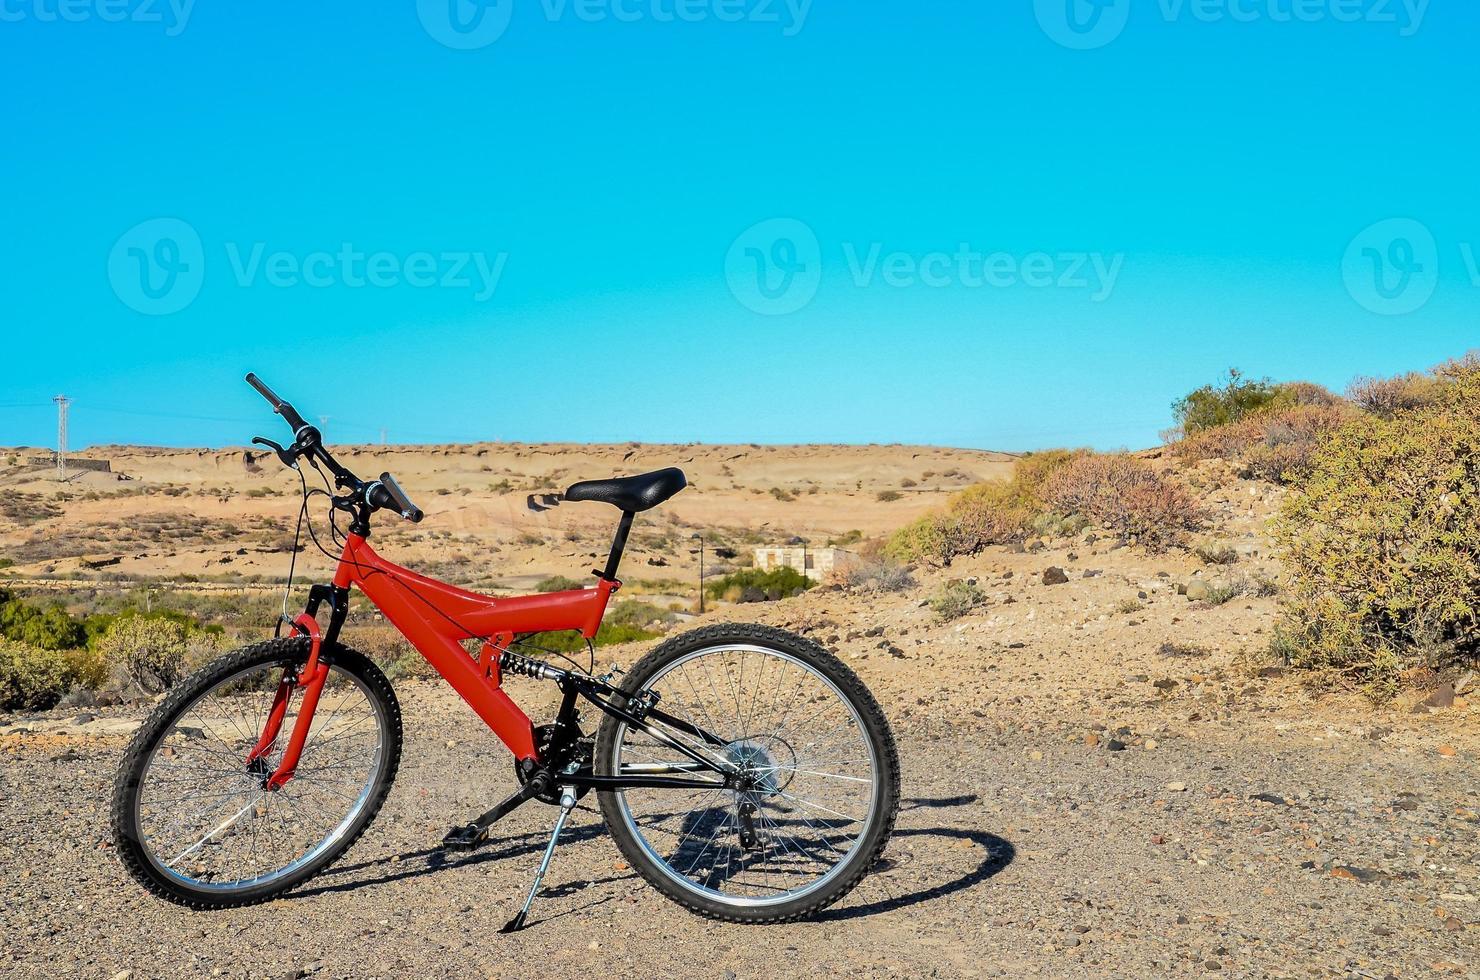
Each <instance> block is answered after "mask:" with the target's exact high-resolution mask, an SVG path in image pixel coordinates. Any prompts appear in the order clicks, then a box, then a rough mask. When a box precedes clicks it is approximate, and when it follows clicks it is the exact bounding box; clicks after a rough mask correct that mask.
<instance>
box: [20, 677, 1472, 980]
mask: <svg viewBox="0 0 1480 980" xmlns="http://www.w3.org/2000/svg"><path fill="white" fill-rule="evenodd" d="M860 669H861V671H862V673H863V674H864V676H865V679H866V680H867V681H868V682H869V683H870V684H874V685H876V687H877V689H878V690H879V693H880V696H881V700H883V701H884V703H885V705H886V710H888V711H889V712H890V714H891V716H892V717H893V718H894V720H895V725H896V729H897V732H898V734H899V736H900V746H901V759H902V765H903V771H904V798H905V799H904V803H903V809H902V812H901V815H900V820H899V827H898V830H897V831H896V832H895V835H894V837H893V839H892V842H891V844H890V845H889V848H888V850H887V851H886V853H885V860H884V862H883V863H882V865H881V866H880V868H878V869H877V870H876V871H875V873H874V874H872V875H871V876H870V877H868V878H867V879H865V880H864V882H863V884H862V885H860V886H859V888H858V889H857V890H856V891H855V892H853V893H852V894H851V895H850V896H848V897H847V898H846V899H845V900H844V901H843V902H842V903H841V904H840V905H838V906H837V907H835V908H833V909H832V910H830V911H829V912H827V913H826V914H825V915H824V916H823V917H822V919H821V920H820V921H816V922H810V923H802V924H795V925H787V926H769V927H743V926H729V925H719V924H715V923H712V922H709V921H707V920H703V919H700V918H696V917H694V916H691V915H689V914H688V913H686V912H684V911H683V910H681V909H680V908H678V907H677V906H675V905H673V904H671V903H670V902H668V901H667V900H666V899H664V898H663V897H662V896H661V895H659V894H658V893H657V892H655V891H654V890H652V889H651V888H648V887H647V886H646V885H645V884H644V883H642V882H641V880H640V879H638V878H637V877H636V876H635V875H634V873H633V872H632V871H630V870H628V869H627V868H626V867H625V866H624V865H623V864H622V863H621V861H620V858H619V855H618V854H617V852H616V850H615V848H614V847H613V845H612V844H611V842H610V841H609V840H608V839H607V837H606V836H605V834H604V832H603V829H602V827H601V824H600V818H599V816H598V815H597V814H596V812H595V811H594V809H592V808H591V807H589V806H584V805H583V807H582V809H580V810H578V811H577V813H576V814H575V816H574V818H573V821H572V825H571V830H570V831H568V832H567V836H566V838H565V840H566V843H565V845H564V846H563V847H562V848H561V849H560V850H559V851H558V852H557V854H556V858H555V863H554V865H553V867H552V869H551V872H550V874H549V876H548V877H547V879H546V889H545V892H544V893H543V894H542V895H541V897H540V899H539V900H538V902H537V903H536V905H535V908H534V911H533V914H532V926H531V928H528V929H527V930H525V931H524V932H522V933H519V934H516V935H512V936H504V935H499V934H497V933H496V931H495V930H496V929H497V928H498V927H499V926H500V925H501V924H502V923H503V922H504V921H506V920H507V918H508V917H509V916H510V915H511V914H512V912H513V911H514V909H515V907H516V906H517V903H518V902H519V900H520V898H521V897H522V892H523V889H524V888H525V887H527V883H528V881H529V879H530V876H531V875H532V873H533V871H534V866H535V864H536V862H537V860H538V850H539V848H540V847H541V846H542V844H543V839H544V835H545V834H546V833H547V832H548V827H549V825H550V821H551V820H552V819H553V814H554V811H553V810H552V809H549V808H546V807H543V806H541V805H539V804H531V805H530V806H528V807H526V808H524V809H522V810H521V811H519V812H517V813H515V814H514V815H513V816H512V817H510V818H509V819H508V820H506V821H505V822H504V823H503V824H501V825H500V827H499V831H500V834H499V836H498V839H497V840H496V841H495V842H494V843H493V844H491V845H489V846H487V847H485V848H484V849H483V850H481V851H479V852H477V853H475V854H473V855H469V856H465V857H463V858H461V859H458V860H453V861H451V862H450V863H445V864H444V863H440V862H439V861H438V860H437V859H436V858H435V857H434V855H433V848H434V846H435V845H436V843H437V842H438V841H439V840H440V839H441V836H442V834H443V832H445V830H446V829H447V828H448V827H449V826H450V825H452V824H454V823H459V822H462V821H464V820H466V819H468V818H470V817H471V816H473V815H474V814H476V813H477V812H480V811H481V810H482V809H484V808H485V807H486V806H487V805H488V804H489V803H491V802H492V801H494V800H496V799H498V798H501V797H502V796H503V795H504V794H506V793H507V792H508V791H509V788H510V786H511V785H512V782H513V775H512V771H511V768H510V765H509V762H508V756H507V753H506V752H505V751H504V750H503V748H502V746H500V745H499V744H498V743H497V742H496V741H495V740H494V738H493V736H492V735H490V734H488V733H486V732H482V731H479V729H478V726H477V723H476V720H475V719H474V718H473V716H472V715H471V714H470V713H469V712H467V710H466V709H465V708H464V707H463V706H462V705H461V703H460V702H458V701H457V699H456V697H455V695H453V694H452V693H451V692H450V691H448V690H447V689H446V688H444V687H441V686H440V685H436V684H432V683H426V682H419V681H418V682H402V683H400V684H399V685H398V690H399V693H400V694H401V698H402V702H403V705H404V706H405V708H406V717H407V732H406V738H407V755H406V761H405V762H404V763H403V765H402V769H401V775H400V777H399V779H398V780H397V783H396V788H395V790H394V791H393V793H392V794H391V797H390V799H389V801H388V803H387V805H386V808H385V810H384V811H383V812H382V814H381V815H380V817H379V818H378V820H377V821H376V823H375V824H374V825H373V826H372V827H371V829H370V831H369V832H368V833H367V834H366V836H365V837H364V838H363V839H362V840H361V841H360V842H359V843H358V844H357V845H356V846H355V847H354V848H353V849H352V850H351V851H350V852H349V853H348V854H347V855H346V856H345V857H344V858H343V859H341V861H340V863H339V864H338V865H337V866H335V867H333V868H331V869H330V870H329V871H328V872H326V873H325V874H323V875H322V876H320V877H319V878H318V879H316V880H314V881H311V882H309V883H308V884H307V885H306V886H304V887H302V888H301V889H300V890H299V891H298V892H296V893H295V894H293V895H291V896H289V897H287V898H286V899H281V900H278V901H275V902H273V903H271V904H268V905H264V906H258V907H254V908H248V909H240V910H234V911H228V912H214V913H191V912H186V911H184V910H182V909H179V908H177V907H175V906H172V905H168V904H165V903H163V902H160V901H157V900H155V899H152V898H150V897H149V896H147V895H146V894H145V893H144V892H143V891H142V890H141V889H140V888H138V887H137V886H136V885H135V884H134V883H133V882H132V881H130V880H129V879H127V878H126V877H125V875H124V874H123V872H122V871H121V869H120V867H119V865H118V863H117V861H116V860H115V859H114V857H113V855H112V853H111V850H110V847H109V845H108V844H107V837H108V831H107V818H106V805H107V799H108V793H109V788H110V784H111V780H112V777H113V772H114V767H115V765H116V764H117V761H118V758H119V754H120V751H121V748H122V744H123V738H122V736H120V735H118V734H108V733H107V732H106V731H105V729H106V728H107V727H108V725H109V724H111V722H110V719H109V718H108V717H104V718H102V719H100V720H98V721H94V722H92V723H90V724H87V725H82V726H78V725H76V724H71V723H62V719H63V718H64V717H65V716H60V715H54V716H53V717H54V718H56V719H57V722H56V723H52V724H47V723H44V722H43V723H36V722H30V723H27V722H26V720H24V719H20V720H15V719H13V720H12V724H11V726H10V727H9V728H5V727H4V726H0V854H3V864H0V875H3V879H4V880H3V885H4V888H3V892H0V894H3V896H4V898H3V903H4V904H3V906H0V918H3V937H4V938H3V944H4V956H3V959H0V963H4V964H5V965H4V966H0V974H4V975H6V976H9V977H58V976H67V977H70V976H80V977H105V978H107V977H114V976H116V975H118V974H120V973H122V972H124V971H132V976H133V977H152V976H194V975H221V976H232V977H294V976H308V975H312V976H316V977H350V976H354V977H364V976H381V977H392V976H408V975H415V976H431V977H444V976H445V977H474V976H476V977H484V976H488V977H521V976H530V975H534V974H535V973H537V972H538V973H539V974H541V975H546V976H555V977H566V976H571V977H574V976H582V975H587V974H593V973H596V974H605V973H616V974H621V975H634V976H653V977H668V976H701V977H711V976H713V977H769V976H782V975H785V976H797V975H803V974H806V973H812V974H816V975H822V976H835V975H842V974H844V973H848V974H853V975H858V976H891V975H899V976H910V977H915V976H952V977H954V976H1125V977H1144V976H1150V975H1160V974H1206V973H1209V972H1220V971H1221V972H1224V973H1227V974H1230V975H1238V976H1302V977H1305V976H1375V977H1382V976H1388V975H1393V976H1431V975H1464V976H1480V954H1477V951H1476V939H1477V937H1480V902H1477V898H1480V868H1477V863H1480V862H1477V856H1476V855H1477V836H1480V816H1477V813H1480V789H1477V781H1476V780H1475V779H1474V778H1473V762H1474V756H1473V750H1471V749H1461V750H1458V751H1456V750H1453V749H1449V750H1448V751H1447V752H1445V753H1437V752H1435V751H1434V750H1432V749H1430V748H1426V747H1424V746H1423V745H1421V744H1419V743H1416V742H1415V741H1414V740H1413V739H1412V738H1409V737H1407V735H1406V733H1404V732H1401V731H1399V732H1395V733H1394V732H1387V733H1385V732H1383V731H1382V730H1375V731H1374V730H1367V729H1361V730H1358V729H1347V730H1340V729H1332V728H1331V727H1330V725H1329V724H1326V723H1323V722H1316V721H1312V720H1310V719H1301V718H1297V717H1281V716H1279V715H1277V714H1273V713H1270V712H1269V711H1268V710H1264V711H1258V710H1256V709H1250V713H1249V714H1248V716H1247V717H1245V716H1234V717H1232V718H1224V719H1223V720H1221V721H1214V722H1212V723H1208V724H1203V725H1200V726H1191V727H1190V728H1188V729H1187V730H1185V731H1182V732H1180V733H1168V734H1163V735H1162V736H1161V737H1160V738H1159V739H1152V740H1151V744H1150V745H1148V744H1147V738H1146V737H1144V736H1141V735H1139V734H1137V733H1136V732H1134V731H1132V730H1130V729H1129V728H1127V729H1126V730H1125V731H1121V730H1119V729H1116V728H1104V729H1103V730H1101V729H1100V726H1085V725H1083V724H1082V723H1081V722H1076V721H1073V720H1071V719H1067V718H1066V719H1057V720H1050V721H1045V720H1042V719H1043V716H1042V714H1041V713H1039V712H1036V711H1035V712H1033V713H1032V714H1031V715H1027V714H1014V713H1013V712H1015V711H1017V712H1020V711H1021V708H1020V707H1015V706H1014V705H1013V703H1012V699H1007V700H1005V701H1004V702H1002V703H1000V704H999V705H996V706H992V707H991V708H990V709H989V710H980V709H977V710H976V711H975V713H973V707H974V706H975V705H979V704H980V703H981V702H980V700H978V699H974V698H973V699H968V698H967V697H966V696H965V695H963V696H962V697H961V698H960V699H959V700H960V701H961V702H963V703H957V704H952V703H951V702H950V700H949V698H948V697H947V696H945V695H942V694H939V693H937V694H936V695H935V696H934V697H933V698H932V699H931V701H930V704H929V709H928V714H929V719H928V723H926V724H921V723H920V722H922V721H923V720H925V719H922V718H921V715H922V714H923V712H920V710H919V709H918V708H914V709H910V708H906V707H905V705H906V704H907V703H909V702H908V701H907V698H908V697H909V695H908V694H907V693H906V692H907V686H906V685H905V684H904V683H903V675H900V674H898V673H891V674H889V675H888V676H887V677H886V676H879V677H877V678H876V677H873V676H870V674H871V673H874V669H871V668H870V666H869V663H867V662H866V663H864V664H862V665H861V666H860ZM879 669H880V670H882V668H879ZM516 695H517V692H516ZM532 713H534V712H532ZM106 714H107V715H111V714H113V713H112V712H108V713H106ZM911 715H913V718H911V717H910V716H911ZM125 717H126V716H125ZM16 722H19V724H16ZM7 732H8V734H7ZM1363 733H1365V736H1366V737H1363ZM1122 744H1123V745H1124V748H1123V749H1117V748H1116V746H1119V745H1122ZM1446 748H1447V746H1446ZM1450 753H1454V754H1453V755H1450ZM1261 794H1263V798H1259V797H1260V795H1261ZM594 802H595V801H594V799H593V800H591V801H590V803H591V804H592V805H593V806H594Z"/></svg>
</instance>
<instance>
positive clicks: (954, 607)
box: [930, 582, 987, 623]
mask: <svg viewBox="0 0 1480 980" xmlns="http://www.w3.org/2000/svg"><path fill="white" fill-rule="evenodd" d="M986 601H987V596H986V593H984V592H982V590H981V589H979V588H977V587H976V586H975V585H972V584H970V583H969V582H947V583H946V584H945V585H944V586H943V587H942V588H941V590H940V591H939V592H937V593H935V595H933V596H931V597H930V608H931V610H932V611H933V612H934V613H935V618H936V619H938V620H940V621H941V622H943V623H949V622H951V621H952V620H956V619H960V618H961V617H962V616H965V615H966V614H967V613H969V612H971V611H972V610H973V609H976V608H977V607H978V606H981V605H984V604H985V603H986Z"/></svg>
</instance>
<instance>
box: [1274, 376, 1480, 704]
mask: <svg viewBox="0 0 1480 980" xmlns="http://www.w3.org/2000/svg"><path fill="white" fill-rule="evenodd" d="M1451 377H1452V380H1446V381H1443V382H1441V384H1442V387H1441V388H1439V389H1438V393H1437V395H1436V396H1435V400H1434V401H1432V402H1430V403H1429V404H1427V405H1424V406H1422V407H1420V408H1418V409H1416V410H1408V411H1400V412H1398V413H1397V414H1395V415H1393V416H1392V417H1390V418H1387V417H1384V416H1383V415H1382V414H1368V415H1362V416H1359V417H1358V418H1356V419H1355V420H1353V421H1352V422H1350V423H1349V424H1347V425H1346V426H1344V427H1342V428H1341V429H1340V430H1339V431H1338V432H1337V433H1336V434H1335V435H1334V436H1333V437H1332V438H1330V439H1329V440H1328V441H1326V442H1325V443H1324V444H1323V445H1322V446H1321V447H1320V448H1319V449H1317V450H1316V452H1315V454H1314V456H1313V458H1312V461H1311V464H1312V465H1311V468H1310V471H1309V472H1308V473H1307V474H1306V475H1305V476H1304V477H1303V478H1302V479H1300V480H1299V481H1297V483H1296V484H1295V486H1294V492H1293V493H1292V494H1291V496H1290V497H1289V499H1288V500H1287V501H1286V503H1285V505H1284V508H1283V510H1282V513H1281V515H1280V518H1279V520H1278V521H1277V522H1276V524H1275V533H1276V538H1277V540H1278V542H1279V545H1280V547H1281V550H1282V553H1283V554H1282V557H1283V558H1284V561H1285V565H1286V568H1287V569H1288V570H1289V573H1290V575H1289V579H1290V580H1289V584H1288V587H1287V589H1286V592H1285V596H1286V598H1285V607H1286V608H1285V619H1284V622H1283V623H1282V625H1281V629H1280V632H1279V635H1278V638H1277V640H1276V649H1277V652H1279V653H1282V654H1283V655H1284V656H1285V658H1286V659H1287V660H1288V661H1289V662H1291V663H1292V664H1294V665H1296V666H1300V667H1309V668H1315V669H1326V670H1335V671H1340V672H1343V673H1346V674H1349V675H1352V676H1355V677H1358V678H1359V679H1361V680H1362V681H1363V682H1365V683H1366V684H1367V685H1368V690H1369V692H1370V693H1371V694H1372V696H1373V697H1374V698H1375V699H1377V700H1382V699H1384V698H1386V697H1389V696H1391V695H1392V694H1393V693H1395V692H1396V690H1397V684H1398V680H1399V677H1400V676H1401V673H1402V671H1403V670H1405V669H1407V668H1408V667H1411V666H1414V665H1422V666H1426V667H1429V668H1431V669H1440V668H1442V667H1443V666H1445V665H1447V664H1449V663H1452V662H1457V661H1458V660H1461V659H1464V658H1473V657H1474V656H1475V655H1476V654H1477V652H1480V639H1477V636H1480V372H1477V371H1473V370H1471V371H1468V372H1465V371H1460V372H1457V373H1455V374H1454V375H1452V376H1451Z"/></svg>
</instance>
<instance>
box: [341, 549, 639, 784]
mask: <svg viewBox="0 0 1480 980" xmlns="http://www.w3.org/2000/svg"><path fill="white" fill-rule="evenodd" d="M351 585H356V586H359V588H360V591H361V592H364V593H365V595H366V596H368V597H369V599H370V601H371V602H373V603H375V606H376V607H377V608H378V609H379V610H380V611H381V612H382V613H383V614H384V615H385V618H386V619H388V620H389V621H390V622H391V624H392V625H393V626H395V627H396V628H397V629H398V630H400V631H401V633H402V634H403V635H404V636H405V637H406V639H407V640H409V641H411V645H412V646H414V647H416V649H417V650H418V651H419V652H420V653H421V655H422V656H423V657H425V658H426V659H427V661H428V662H429V663H430V664H431V665H432V667H433V668H435V669H436V671H437V673H439V674H441V675H442V676H443V677H444V678H446V679H447V682H448V683H449V684H451V685H452V687H453V689H454V690H456V691H457V693H458V694H460V695H461V696H462V699H463V700H464V701H466V702H467V703H468V706H469V707H471V708H472V709H473V711H475V712H476V713H477V714H478V717H479V718H482V719H483V721H484V723H485V724H487V725H488V727H489V728H491V729H493V732H494V734H495V735H497V736H498V737H499V739H500V740H501V741H502V742H503V743H504V744H505V745H507V746H508V747H509V750H510V751H511V752H513V753H514V756H515V758H517V759H520V760H525V759H536V758H537V752H536V750H535V744H534V725H533V723H532V722H530V720H529V716H528V715H526V714H525V713H524V712H523V711H522V710H520V708H519V706H518V705H517V704H515V703H514V701H513V699H512V698H510V697H509V695H508V694H506V693H505V692H504V690H503V689H502V687H501V686H500V684H501V681H502V678H501V677H500V674H499V660H500V657H501V656H502V654H503V653H504V652H505V651H506V650H507V649H508V646H509V644H510V643H512V642H513V640H514V637H515V636H516V635H518V634H520V633H545V632H555V631H559V630H578V631H579V632H580V634H581V635H582V636H583V637H585V638H586V639H588V640H589V639H592V638H594V637H595V636H596V631H597V630H598V629H599V628H600V627H601V617H602V615H603V614H604V613H605V612H606V606H607V602H608V600H610V598H611V594H612V593H613V592H615V591H616V590H617V589H619V588H620V587H621V583H620V582H619V581H617V580H616V579H614V578H605V577H603V578H599V579H597V585H596V588H594V589H573V590H570V591H566V592H550V593H545V594H541V595H530V596H513V597H508V598H495V597H493V596H486V595H479V594H478V593H476V592H469V591H467V590H466V589H460V588H458V587H457V586H454V585H448V584H447V583H445V582H439V581H437V580H436V579H431V578H427V577H426V576H424V575H418V574H417V573H416V572H413V571H411V570H410V569H407V568H402V567H401V566H400V565H397V564H394V563H393V562H389V561H386V560H385V559H384V558H382V557H380V555H378V554H376V553H375V550H374V549H373V548H371V547H370V543H369V542H368V541H366V540H365V539H364V538H363V537H361V536H360V535H357V534H351V535H349V537H348V539H347V540H346V541H345V545H344V553H343V555H341V556H340V559H339V569H338V571H336V572H335V575H334V586H335V588H336V589H348V588H349V587H350V586H351ZM476 637H488V638H489V639H487V640H485V641H484V644H483V649H482V651H481V652H480V654H479V656H478V659H477V660H474V659H473V658H472V657H471V656H469V655H468V652H467V650H465V649H464V648H463V646H462V641H464V640H470V639H474V638H476Z"/></svg>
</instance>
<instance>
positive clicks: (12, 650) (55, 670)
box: [0, 639, 72, 711]
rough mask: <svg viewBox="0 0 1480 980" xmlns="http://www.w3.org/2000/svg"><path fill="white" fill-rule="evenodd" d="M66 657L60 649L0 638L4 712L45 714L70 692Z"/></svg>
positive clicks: (0, 688) (0, 693) (0, 700)
mask: <svg viewBox="0 0 1480 980" xmlns="http://www.w3.org/2000/svg"><path fill="white" fill-rule="evenodd" d="M69 674H70V672H69V670H68V663H67V659H66V657H64V656H63V655H62V653H61V652H60V651H57V650H43V649H41V648H39V647H34V646H30V645H29V644H25V643H18V642H16V641H15V640H9V639H0V710H4V711H42V710H45V709H47V708H50V707H52V706H54V705H55V704H56V703H57V702H58V701H60V700H61V699H62V697H63V695H65V694H66V693H67V692H68V691H69V690H71V689H72V679H71V677H70V675H69Z"/></svg>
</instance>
